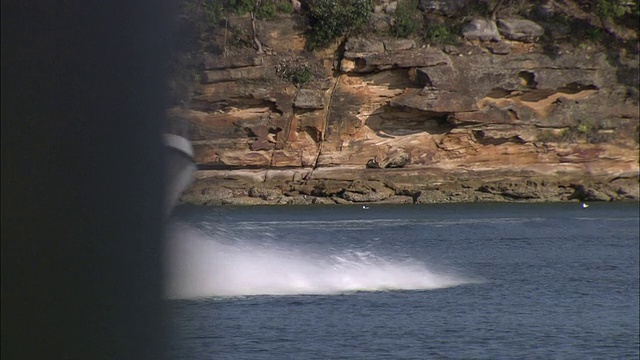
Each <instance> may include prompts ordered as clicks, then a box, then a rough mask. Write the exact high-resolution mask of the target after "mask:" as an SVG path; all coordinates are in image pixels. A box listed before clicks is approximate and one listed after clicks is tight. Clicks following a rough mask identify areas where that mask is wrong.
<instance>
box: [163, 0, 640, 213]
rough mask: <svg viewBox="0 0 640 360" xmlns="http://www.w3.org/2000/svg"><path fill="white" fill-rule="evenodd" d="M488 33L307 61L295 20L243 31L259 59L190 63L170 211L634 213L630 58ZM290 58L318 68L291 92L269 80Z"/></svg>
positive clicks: (279, 80) (634, 70)
mask: <svg viewBox="0 0 640 360" xmlns="http://www.w3.org/2000/svg"><path fill="white" fill-rule="evenodd" d="M456 4H458V2H455V1H454V2H447V1H421V7H422V8H423V9H430V10H429V11H431V12H434V13H443V14H444V13H446V12H448V11H454V9H453V7H456V6H457V5H456ZM450 8H451V9H450ZM455 11H459V10H455ZM385 16H386V15H385ZM242 21H246V19H244V20H243V19H240V20H238V22H239V23H241V22H242ZM500 24H501V27H500V29H501V31H502V33H503V35H504V36H505V37H506V38H507V40H504V39H503V40H502V41H500V42H496V41H498V40H501V36H500V34H499V33H498V27H497V26H496V24H495V23H493V22H491V21H489V20H477V21H474V22H472V23H471V25H470V26H469V27H468V28H466V30H468V31H463V35H464V38H466V39H468V40H474V41H476V40H480V41H484V43H482V44H478V43H473V44H472V43H465V44H458V45H457V46H452V45H447V46H429V45H425V44H421V43H420V42H419V41H418V40H412V39H388V38H376V37H374V36H369V37H366V38H365V37H350V38H348V39H346V40H345V42H344V51H343V52H341V51H335V50H337V49H338V46H339V45H340V44H336V47H335V48H332V49H328V50H327V51H324V52H316V53H313V54H310V53H308V52H305V51H304V50H303V47H304V37H303V36H302V33H303V29H302V30H301V29H300V27H297V26H296V25H295V22H294V21H292V20H290V19H288V18H286V17H283V18H282V19H279V20H278V23H277V24H274V23H273V22H267V21H257V28H258V29H259V30H260V41H261V42H262V43H263V45H264V47H265V48H268V49H272V52H270V53H268V54H256V53H255V51H253V50H252V49H247V50H245V51H244V52H241V53H240V54H231V55H228V54H220V55H211V54H207V55H203V56H202V57H201V58H202V64H201V69H202V71H203V73H202V75H203V76H202V77H201V78H200V81H199V82H198V83H195V84H194V89H195V90H194V92H193V94H192V96H191V98H190V102H189V104H190V106H189V107H176V108H173V109H170V110H169V116H170V117H174V118H180V119H186V120H187V121H188V122H189V123H190V134H189V136H190V139H191V140H192V143H193V146H194V149H195V152H196V161H197V163H198V165H199V166H200V168H201V169H202V170H201V171H199V172H198V178H197V180H196V182H195V184H194V185H193V187H192V188H191V189H190V190H189V191H188V192H187V193H186V194H185V195H184V197H183V199H182V200H183V201H186V202H191V203H198V204H211V205H217V204H234V205H241V204H314V203H322V204H324V203H329V204H335V203H370V202H385V203H431V202H460V201H570V200H575V201H617V200H638V197H639V194H638V193H639V191H638V163H639V155H638V150H639V146H638V123H639V115H638V85H637V84H635V83H634V82H633V81H632V80H629V79H633V76H636V78H637V74H638V62H637V61H634V60H637V57H636V58H632V57H630V56H626V55H625V56H623V55H620V56H618V57H612V56H610V55H608V54H605V53H602V52H597V51H588V50H586V49H580V48H576V49H573V50H572V51H570V52H564V53H562V54H557V53H553V54H549V53H548V52H545V50H544V49H543V48H542V47H539V46H536V44H531V43H529V44H527V43H525V42H527V41H534V40H535V39H536V38H537V37H539V36H541V35H539V34H540V31H541V30H540V29H539V28H538V27H536V26H537V25H536V26H534V25H535V24H533V25H532V24H530V23H526V22H524V23H523V22H522V21H520V20H517V21H516V20H508V21H507V20H501V21H500ZM220 31H221V30H219V32H220ZM212 38H213V40H212V41H218V42H221V41H222V40H221V39H223V38H224V34H222V33H214V34H213V35H212ZM487 41H493V42H491V43H487ZM443 50H444V51H443ZM335 54H338V55H335ZM291 59H297V60H300V63H304V62H306V63H309V64H318V66H319V68H321V70H322V71H315V70H314V71H315V72H314V75H313V76H314V77H313V78H312V79H311V80H310V81H308V82H304V83H297V84H294V83H292V82H291V81H288V80H287V79H286V78H283V77H282V76H280V75H279V74H281V73H279V72H278V71H280V70H278V69H282V68H283V66H289V65H288V64H292V63H294V62H291V61H290V60H291ZM297 60H296V61H297ZM303 60H304V61H303Z"/></svg>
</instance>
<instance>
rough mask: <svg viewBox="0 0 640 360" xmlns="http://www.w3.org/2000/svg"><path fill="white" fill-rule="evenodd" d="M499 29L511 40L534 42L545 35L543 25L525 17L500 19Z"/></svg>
mask: <svg viewBox="0 0 640 360" xmlns="http://www.w3.org/2000/svg"><path fill="white" fill-rule="evenodd" d="M498 31H499V32H500V34H502V35H503V36H504V37H506V38H507V39H509V40H516V41H524V42H534V41H536V40H537V39H538V38H539V37H540V36H542V35H544V29H543V28H542V26H540V25H538V24H536V23H535V22H533V21H531V20H525V19H500V20H498Z"/></svg>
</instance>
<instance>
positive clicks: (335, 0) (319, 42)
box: [304, 0, 373, 50]
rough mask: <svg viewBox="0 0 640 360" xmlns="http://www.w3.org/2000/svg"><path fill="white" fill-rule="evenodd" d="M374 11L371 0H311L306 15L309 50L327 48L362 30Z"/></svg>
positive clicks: (305, 4) (305, 10) (305, 5)
mask: <svg viewBox="0 0 640 360" xmlns="http://www.w3.org/2000/svg"><path fill="white" fill-rule="evenodd" d="M372 11H373V4H372V2H371V0H309V1H306V2H305V3H304V13H305V15H306V16H307V19H308V20H309V28H310V29H309V32H308V37H307V40H308V41H307V48H308V49H309V50H313V49H316V48H319V47H323V46H326V45H327V44H329V43H330V42H331V41H333V40H335V39H336V38H337V37H339V36H342V35H347V34H349V33H352V32H354V31H357V30H359V29H360V28H362V27H363V26H364V25H365V24H367V22H368V21H369V15H370V14H371V12H372Z"/></svg>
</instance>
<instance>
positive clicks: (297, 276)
mask: <svg viewBox="0 0 640 360" xmlns="http://www.w3.org/2000/svg"><path fill="white" fill-rule="evenodd" d="M225 240H228V238H227V239H224V236H211V235H208V234H205V233H202V232H199V231H197V230H195V229H192V228H185V227H178V228H175V229H174V231H173V234H172V235H171V236H170V237H169V240H168V246H167V254H168V257H167V259H166V265H167V266H166V272H167V273H166V279H167V281H166V296H167V298H169V299H185V298H200V297H212V296H243V295H301V294H337V293H347V292H354V291H383V290H426V289H438V288H445V287H451V286H456V285H461V284H464V283H468V282H469V281H468V280H467V279H463V278H460V277H457V276H454V275H447V274H442V273H435V272H432V271H430V270H429V269H427V267H426V266H425V265H424V264H421V263H418V262H415V261H406V260H405V261H394V260H389V259H383V258H381V257H379V256H376V255H375V254H373V253H371V252H358V251H347V252H343V253H340V254H319V253H317V252H315V253H314V252H313V251H310V250H309V249H306V251H303V249H292V248H290V247H287V248H280V247H278V246H277V245H275V244H273V243H266V244H264V243H263V244H259V243H256V242H252V241H233V242H229V241H225Z"/></svg>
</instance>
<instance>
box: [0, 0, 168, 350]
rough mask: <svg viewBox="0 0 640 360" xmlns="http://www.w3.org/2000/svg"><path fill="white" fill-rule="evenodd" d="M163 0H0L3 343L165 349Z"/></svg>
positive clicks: (165, 46) (165, 23) (165, 25)
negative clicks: (163, 280)
mask: <svg viewBox="0 0 640 360" xmlns="http://www.w3.org/2000/svg"><path fill="white" fill-rule="evenodd" d="M169 10H170V9H169V8H168V6H167V4H166V3H165V2H162V1H121V0H115V1H65V2H45V1H42V2H34V1H28V0H27V1H25V0H7V1H2V14H1V16H2V63H1V66H2V107H1V111H2V118H1V126H2V174H1V175H2V228H1V229H2V273H1V274H2V293H1V297H2V298H1V307H2V345H1V346H2V353H1V358H2V359H3V360H9V359H113V358H115V359H162V358H165V354H164V346H165V345H164V344H166V340H167V336H166V335H167V334H165V331H164V326H163V325H164V322H165V320H164V318H163V302H162V267H161V265H162V263H161V261H162V241H161V239H162V236H163V232H162V226H163V216H164V212H165V210H164V209H165V208H164V203H163V201H164V193H163V187H164V184H163V182H164V181H163V174H164V171H165V164H164V160H165V155H166V151H165V148H164V145H163V143H162V133H163V117H164V114H163V113H164V111H163V110H164V108H165V75H166V74H165V68H166V66H165V65H166V60H167V58H168V55H169V54H168V53H169V50H170V49H169V48H168V47H169V46H168V44H169V42H168V37H167V35H168V34H170V33H171V26H170V24H171V22H170V21H169V20H170V16H167V15H169V14H170V11H169Z"/></svg>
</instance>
